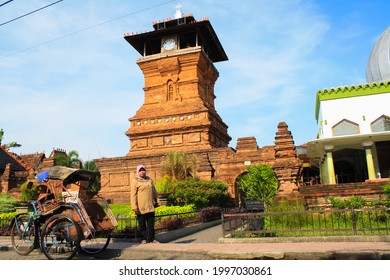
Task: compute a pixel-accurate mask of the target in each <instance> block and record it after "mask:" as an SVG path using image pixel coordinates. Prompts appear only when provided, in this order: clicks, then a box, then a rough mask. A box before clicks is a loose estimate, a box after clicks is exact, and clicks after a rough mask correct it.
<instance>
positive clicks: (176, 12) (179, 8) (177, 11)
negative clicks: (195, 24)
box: [173, 1, 184, 19]
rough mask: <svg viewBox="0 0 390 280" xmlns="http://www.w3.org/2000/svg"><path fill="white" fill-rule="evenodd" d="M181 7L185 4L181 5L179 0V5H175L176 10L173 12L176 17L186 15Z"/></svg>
mask: <svg viewBox="0 0 390 280" xmlns="http://www.w3.org/2000/svg"><path fill="white" fill-rule="evenodd" d="M181 8H183V6H182V5H180V3H179V1H177V5H176V7H175V12H174V14H173V16H174V18H175V19H178V18H182V17H183V16H184V13H183V11H182V10H181Z"/></svg>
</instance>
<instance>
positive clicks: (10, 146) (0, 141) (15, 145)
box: [0, 129, 22, 150]
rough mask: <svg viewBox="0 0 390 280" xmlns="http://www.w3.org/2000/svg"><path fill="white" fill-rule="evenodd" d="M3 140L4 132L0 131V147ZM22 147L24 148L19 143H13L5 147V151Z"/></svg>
mask: <svg viewBox="0 0 390 280" xmlns="http://www.w3.org/2000/svg"><path fill="white" fill-rule="evenodd" d="M3 139H4V130H3V129H0V146H1V143H2V141H3ZM20 146H22V145H21V144H19V143H17V142H11V143H8V144H4V145H3V147H4V149H6V150H8V149H10V148H18V147H20Z"/></svg>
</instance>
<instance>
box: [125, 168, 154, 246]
mask: <svg viewBox="0 0 390 280" xmlns="http://www.w3.org/2000/svg"><path fill="white" fill-rule="evenodd" d="M130 204H131V209H132V210H133V211H134V213H135V214H136V215H137V219H138V225H139V230H140V232H141V235H142V241H141V243H151V242H153V243H158V241H156V240H155V239H154V237H155V233H154V217H155V215H154V207H155V206H158V205H160V201H159V200H158V196H157V191H156V188H155V186H154V183H153V180H152V178H150V177H149V176H146V168H145V166H144V165H138V166H137V177H136V178H134V179H133V180H132V182H131V192H130Z"/></svg>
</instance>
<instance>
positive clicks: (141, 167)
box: [137, 164, 146, 177]
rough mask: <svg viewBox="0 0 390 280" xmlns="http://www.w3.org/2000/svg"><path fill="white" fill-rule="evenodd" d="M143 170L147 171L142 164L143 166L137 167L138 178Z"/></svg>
mask: <svg viewBox="0 0 390 280" xmlns="http://www.w3.org/2000/svg"><path fill="white" fill-rule="evenodd" d="M141 169H144V170H146V168H145V166H144V165H142V164H141V165H138V166H137V177H140V176H139V171H140V170H141Z"/></svg>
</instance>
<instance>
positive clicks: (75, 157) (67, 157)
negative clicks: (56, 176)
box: [54, 150, 81, 168]
mask: <svg viewBox="0 0 390 280" xmlns="http://www.w3.org/2000/svg"><path fill="white" fill-rule="evenodd" d="M54 160H55V163H56V165H58V166H66V167H71V168H76V167H77V166H78V165H80V164H81V160H80V159H79V153H78V152H77V151H75V150H72V151H70V152H69V153H68V154H63V153H60V154H56V155H55V156H54Z"/></svg>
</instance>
